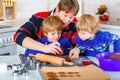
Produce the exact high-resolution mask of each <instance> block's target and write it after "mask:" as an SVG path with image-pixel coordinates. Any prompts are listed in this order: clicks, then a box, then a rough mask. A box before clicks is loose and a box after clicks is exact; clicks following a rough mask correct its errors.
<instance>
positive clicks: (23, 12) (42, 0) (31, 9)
mask: <svg viewBox="0 0 120 80" xmlns="http://www.w3.org/2000/svg"><path fill="white" fill-rule="evenodd" d="M14 1H15V2H17V17H18V19H21V18H29V17H31V15H32V14H34V13H36V12H39V11H45V10H48V1H49V0H14Z"/></svg>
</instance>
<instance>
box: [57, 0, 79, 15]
mask: <svg viewBox="0 0 120 80" xmlns="http://www.w3.org/2000/svg"><path fill="white" fill-rule="evenodd" d="M58 8H59V10H60V11H61V10H62V11H65V12H66V13H68V12H72V13H74V15H77V13H78V11H79V3H78V1H77V0H60V1H59V3H58Z"/></svg>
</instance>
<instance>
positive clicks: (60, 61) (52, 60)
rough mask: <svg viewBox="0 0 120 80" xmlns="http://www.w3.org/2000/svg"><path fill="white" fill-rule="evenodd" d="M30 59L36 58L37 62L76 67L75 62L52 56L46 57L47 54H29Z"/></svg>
mask: <svg viewBox="0 0 120 80" xmlns="http://www.w3.org/2000/svg"><path fill="white" fill-rule="evenodd" d="M29 56H30V57H34V58H36V60H40V61H44V62H49V63H52V64H57V65H64V64H67V65H71V66H72V65H74V64H73V62H67V61H66V60H65V59H64V58H60V57H57V56H52V55H46V54H36V55H34V54H29Z"/></svg>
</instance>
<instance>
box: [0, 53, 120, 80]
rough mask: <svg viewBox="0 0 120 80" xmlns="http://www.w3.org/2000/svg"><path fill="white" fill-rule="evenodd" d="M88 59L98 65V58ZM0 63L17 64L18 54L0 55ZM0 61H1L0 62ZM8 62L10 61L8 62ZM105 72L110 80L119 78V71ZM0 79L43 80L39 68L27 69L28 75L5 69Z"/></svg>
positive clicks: (0, 72) (0, 74)
mask: <svg viewBox="0 0 120 80" xmlns="http://www.w3.org/2000/svg"><path fill="white" fill-rule="evenodd" d="M88 58H89V59H91V60H92V61H93V62H95V63H96V64H97V65H98V66H99V63H98V60H97V58H95V57H90V56H88ZM0 59H1V60H0V64H2V63H7V64H16V63H17V64H19V63H20V59H19V56H18V55H14V56H6V57H5V56H0ZM1 61H2V62H1ZM11 61H12V62H11ZM9 62H10V63H9ZM104 72H105V73H107V74H108V75H109V76H110V77H111V78H112V80H119V79H120V71H118V72H112V71H104ZM0 76H1V77H0V80H38V79H39V80H43V78H42V76H41V75H40V72H39V70H29V75H28V76H22V75H20V76H13V71H12V70H7V71H0Z"/></svg>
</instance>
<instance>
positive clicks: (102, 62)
mask: <svg viewBox="0 0 120 80" xmlns="http://www.w3.org/2000/svg"><path fill="white" fill-rule="evenodd" d="M111 54H116V53H114V52H103V53H98V54H97V58H98V61H99V66H100V68H102V69H103V70H107V71H120V60H114V59H109V56H110V55H111Z"/></svg>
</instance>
